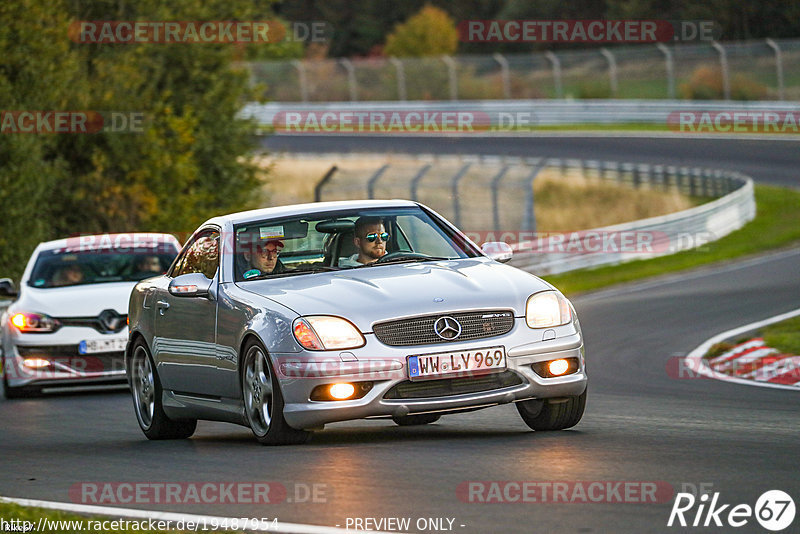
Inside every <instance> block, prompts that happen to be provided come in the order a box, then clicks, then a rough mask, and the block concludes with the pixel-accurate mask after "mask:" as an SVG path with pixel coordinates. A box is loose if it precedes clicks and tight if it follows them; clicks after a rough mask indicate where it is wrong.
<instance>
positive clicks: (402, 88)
mask: <svg viewBox="0 0 800 534" xmlns="http://www.w3.org/2000/svg"><path fill="white" fill-rule="evenodd" d="M389 62H390V63H391V64H392V65H394V69H395V70H396V71H397V98H398V99H399V100H400V101H401V102H405V101H406V98H407V94H406V71H405V69H404V68H403V62H402V61H400V60H399V59H397V58H396V57H390V58H389Z"/></svg>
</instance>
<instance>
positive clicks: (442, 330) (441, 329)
mask: <svg viewBox="0 0 800 534" xmlns="http://www.w3.org/2000/svg"><path fill="white" fill-rule="evenodd" d="M433 331H434V332H436V335H437V336H439V337H440V338H442V339H446V340H448V341H450V340H452V339H455V338H457V337H458V336H460V335H461V323H459V322H458V321H456V320H455V319H453V318H452V317H449V316H444V317H439V318H438V319H436V322H435V323H433Z"/></svg>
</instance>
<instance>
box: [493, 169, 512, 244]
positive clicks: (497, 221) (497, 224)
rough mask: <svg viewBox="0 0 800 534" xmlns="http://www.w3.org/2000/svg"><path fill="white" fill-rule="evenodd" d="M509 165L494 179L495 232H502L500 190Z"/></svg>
mask: <svg viewBox="0 0 800 534" xmlns="http://www.w3.org/2000/svg"><path fill="white" fill-rule="evenodd" d="M508 169H509V167H508V165H504V166H503V168H502V169H500V172H498V173H497V174H495V175H494V178H492V216H493V217H492V219H493V221H492V222H493V223H494V230H496V231H498V232H499V231H500V199H499V193H498V190H499V189H500V181H501V180H502V179H503V176H505V175H506V173H507V172H508Z"/></svg>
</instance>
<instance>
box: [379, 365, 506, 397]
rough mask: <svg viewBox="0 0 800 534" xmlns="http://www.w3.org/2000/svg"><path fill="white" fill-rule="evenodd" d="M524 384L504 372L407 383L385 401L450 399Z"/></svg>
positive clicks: (390, 393)
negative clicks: (432, 398)
mask: <svg viewBox="0 0 800 534" xmlns="http://www.w3.org/2000/svg"><path fill="white" fill-rule="evenodd" d="M520 384H522V379H521V378H520V377H519V375H517V374H516V373H513V372H511V371H503V372H502V373H494V374H490V375H485V376H481V377H474V378H445V379H441V380H427V381H424V382H411V381H405V382H400V383H399V384H397V385H395V386H394V387H393V388H392V389H390V390H389V391H387V392H386V394H385V395H384V396H383V398H384V399H426V398H431V397H449V396H451V395H463V394H466V393H480V392H482V391H492V390H494V389H502V388H507V387H511V386H518V385H520Z"/></svg>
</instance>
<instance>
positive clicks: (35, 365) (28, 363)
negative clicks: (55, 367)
mask: <svg viewBox="0 0 800 534" xmlns="http://www.w3.org/2000/svg"><path fill="white" fill-rule="evenodd" d="M22 365H24V366H25V367H28V368H30V369H41V368H43V367H49V366H50V362H49V361H47V360H44V359H42V358H26V359H24V360H22Z"/></svg>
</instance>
